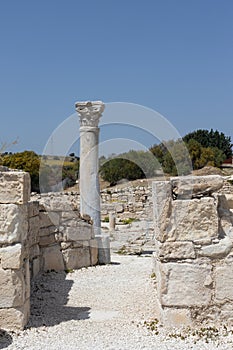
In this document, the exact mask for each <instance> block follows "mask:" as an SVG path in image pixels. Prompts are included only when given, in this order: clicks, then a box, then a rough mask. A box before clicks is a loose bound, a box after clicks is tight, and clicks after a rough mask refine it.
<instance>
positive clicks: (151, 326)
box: [143, 318, 159, 335]
mask: <svg viewBox="0 0 233 350" xmlns="http://www.w3.org/2000/svg"><path fill="white" fill-rule="evenodd" d="M158 323H159V321H158V320H157V318H155V319H154V320H152V321H144V324H143V325H144V327H146V328H147V329H148V330H149V331H151V332H153V333H154V334H155V335H158V334H159V330H158Z"/></svg>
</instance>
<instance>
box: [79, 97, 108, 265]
mask: <svg viewBox="0 0 233 350" xmlns="http://www.w3.org/2000/svg"><path fill="white" fill-rule="evenodd" d="M75 107H76V111H77V112H78V114H79V117H80V178H79V185H80V213H81V215H83V216H85V215H89V216H90V217H91V218H92V220H93V225H94V233H95V237H96V238H97V239H98V241H99V262H100V263H103V264H104V263H108V262H110V261H109V260H110V247H109V240H108V238H106V237H104V236H101V219H100V188H99V127H98V125H99V119H100V117H101V115H102V113H103V111H104V107H105V106H104V103H103V102H101V101H94V102H76V104H75ZM103 252H105V253H106V252H107V256H108V257H107V258H106V256H105V257H102V255H106V254H105V253H104V254H103Z"/></svg>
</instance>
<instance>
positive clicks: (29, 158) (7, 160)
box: [2, 151, 40, 192]
mask: <svg viewBox="0 0 233 350" xmlns="http://www.w3.org/2000/svg"><path fill="white" fill-rule="evenodd" d="M2 165H4V166H7V167H9V168H12V169H20V170H23V171H26V172H28V173H29V174H30V176H31V187H32V191H36V192H38V191H39V169H40V157H39V156H38V155H37V154H36V153H35V152H33V151H24V152H19V153H14V154H7V155H5V156H3V157H2Z"/></svg>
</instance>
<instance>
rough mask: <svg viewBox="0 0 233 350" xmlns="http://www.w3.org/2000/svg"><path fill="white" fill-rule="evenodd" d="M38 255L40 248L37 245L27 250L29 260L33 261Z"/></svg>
mask: <svg viewBox="0 0 233 350" xmlns="http://www.w3.org/2000/svg"><path fill="white" fill-rule="evenodd" d="M39 255H40V247H39V245H38V244H34V245H32V246H31V247H30V248H29V258H30V260H31V259H34V258H35V257H37V256H39Z"/></svg>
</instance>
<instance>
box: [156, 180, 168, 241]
mask: <svg viewBox="0 0 233 350" xmlns="http://www.w3.org/2000/svg"><path fill="white" fill-rule="evenodd" d="M152 191H153V192H152V196H153V209H154V224H155V236H156V238H157V239H158V240H159V241H161V242H163V241H164V240H165V239H166V230H167V227H168V225H169V222H170V215H171V205H172V190H171V183H170V182H169V181H154V182H153V183H152Z"/></svg>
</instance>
